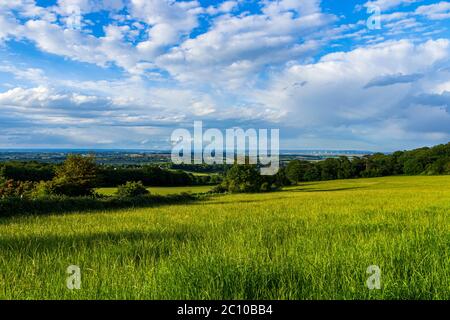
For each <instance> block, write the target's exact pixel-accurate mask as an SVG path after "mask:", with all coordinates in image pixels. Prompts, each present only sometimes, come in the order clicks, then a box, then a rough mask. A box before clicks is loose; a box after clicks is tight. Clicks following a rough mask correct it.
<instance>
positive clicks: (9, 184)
mask: <svg viewBox="0 0 450 320" xmlns="http://www.w3.org/2000/svg"><path fill="white" fill-rule="evenodd" d="M33 189H34V183H33V182H30V181H14V180H11V179H9V180H4V179H2V180H1V181H0V198H10V197H18V198H23V197H29V196H30V195H31V194H32V191H33Z"/></svg>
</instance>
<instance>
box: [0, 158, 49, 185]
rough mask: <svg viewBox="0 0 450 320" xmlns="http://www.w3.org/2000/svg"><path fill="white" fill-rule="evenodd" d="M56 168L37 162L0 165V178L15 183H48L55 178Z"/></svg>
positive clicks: (11, 162) (16, 162)
mask: <svg viewBox="0 0 450 320" xmlns="http://www.w3.org/2000/svg"><path fill="white" fill-rule="evenodd" d="M56 168H57V166H56V165H54V164H47V163H41V162H37V161H27V162H19V161H10V162H4V163H0V176H1V177H5V178H6V179H10V180H15V181H33V182H39V181H48V180H51V179H53V177H54V176H55V171H56Z"/></svg>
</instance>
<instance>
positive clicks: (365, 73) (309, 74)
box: [254, 40, 450, 146]
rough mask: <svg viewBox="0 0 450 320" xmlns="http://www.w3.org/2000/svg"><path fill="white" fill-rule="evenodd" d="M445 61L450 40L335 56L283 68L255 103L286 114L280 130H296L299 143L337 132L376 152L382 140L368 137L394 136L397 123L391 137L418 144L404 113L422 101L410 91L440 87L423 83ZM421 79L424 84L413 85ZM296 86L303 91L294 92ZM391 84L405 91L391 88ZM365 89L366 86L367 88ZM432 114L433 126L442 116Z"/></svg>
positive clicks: (442, 131)
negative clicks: (377, 132) (381, 132)
mask: <svg viewBox="0 0 450 320" xmlns="http://www.w3.org/2000/svg"><path fill="white" fill-rule="evenodd" d="M449 56H450V43H449V41H448V40H437V41H428V42H426V43H423V44H417V45H416V44H414V43H412V42H410V41H398V42H389V43H382V44H378V45H374V46H371V47H365V48H359V49H356V50H353V51H350V52H341V53H333V54H329V55H326V56H324V57H322V59H321V60H320V61H319V62H318V63H315V64H306V65H293V66H291V67H289V68H287V69H286V70H285V71H284V72H282V73H280V74H279V75H277V76H276V77H274V78H273V81H272V84H271V85H270V87H269V88H265V89H264V90H260V91H256V92H255V93H254V99H255V100H256V101H258V102H259V103H262V104H266V105H268V106H271V107H272V108H275V107H278V109H279V110H280V112H283V113H285V117H284V118H283V123H284V125H285V126H292V127H295V128H297V131H296V132H297V134H298V135H299V136H300V137H303V138H305V137H304V136H303V135H302V133H305V132H309V133H311V132H315V131H316V130H319V131H320V135H321V136H322V137H323V136H324V135H326V134H327V133H330V132H331V133H336V132H337V128H339V136H340V137H344V136H345V134H344V132H346V133H347V135H348V136H353V137H354V138H355V139H357V138H356V137H358V136H361V137H363V136H364V137H365V139H367V140H366V143H372V144H373V145H374V146H376V145H377V144H378V143H381V142H380V141H383V140H384V139H385V137H384V136H376V135H372V133H370V132H369V131H372V130H375V129H374V128H377V130H382V129H381V128H382V127H383V126H384V125H385V126H386V130H388V129H389V128H390V129H389V130H393V129H392V128H393V125H392V123H393V122H395V121H397V120H398V122H397V123H398V124H397V125H396V126H395V131H396V132H397V131H401V132H402V135H401V138H400V139H416V137H415V133H414V131H413V130H412V128H413V126H410V125H409V119H410V117H409V116H407V115H408V113H409V111H407V110H410V109H409V108H412V106H413V105H415V104H416V103H415V102H417V100H416V99H419V98H420V96H419V97H414V96H412V95H411V92H412V91H411V89H412V88H411V86H414V90H415V91H413V92H416V93H418V92H421V91H422V92H426V91H429V90H432V88H435V87H436V86H437V85H438V83H439V82H433V81H432V79H428V78H425V76H424V74H427V75H430V74H433V73H435V72H436V70H435V66H436V64H437V63H439V62H440V61H446V60H447V59H448V58H449ZM381 62H382V63H381ZM386 74H391V75H390V76H386ZM428 77H430V78H432V77H431V76H428ZM422 78H423V79H422ZM419 79H421V82H423V83H417V84H416V83H415V81H416V80H419ZM296 83H306V85H305V86H296V85H294V84H296ZM395 83H403V84H405V86H401V87H398V86H393V85H392V84H395ZM364 84H368V86H366V88H365V87H364ZM367 87H370V88H371V89H370V90H368V89H367ZM430 101H431V100H430ZM430 101H429V102H430ZM423 102H424V103H425V102H426V101H423ZM434 105H435V104H429V105H428V107H429V108H431V107H433V106H434ZM411 110H412V109H411ZM444 113H446V112H445V111H444ZM434 114H435V115H437V114H439V117H440V118H439V119H438V117H437V116H436V120H439V123H442V119H443V118H442V112H437V113H434ZM445 119H448V114H446V117H445ZM389 120H390V121H389ZM415 121H420V119H415ZM428 124H430V126H428V131H429V132H430V133H431V132H435V129H436V128H435V127H433V126H431V122H428ZM316 128H320V129H316ZM363 128H365V129H363ZM364 130H365V131H366V133H364ZM439 130H440V134H441V136H440V137H441V138H442V135H444V136H445V135H446V136H448V135H450V127H448V126H447V127H441V128H440V129H439ZM299 132H300V133H299ZM396 134H397V133H396ZM413 137H414V138H413ZM306 139H308V138H306Z"/></svg>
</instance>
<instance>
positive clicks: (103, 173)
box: [0, 155, 221, 187]
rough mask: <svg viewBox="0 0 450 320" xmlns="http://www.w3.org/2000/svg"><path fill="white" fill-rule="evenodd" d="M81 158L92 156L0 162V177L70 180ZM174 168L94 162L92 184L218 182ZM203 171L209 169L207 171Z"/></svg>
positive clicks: (171, 184) (28, 179)
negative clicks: (63, 160) (48, 161)
mask: <svg viewBox="0 0 450 320" xmlns="http://www.w3.org/2000/svg"><path fill="white" fill-rule="evenodd" d="M83 158H91V157H82V156H81V155H69V156H68V158H67V160H69V161H70V162H71V163H72V164H71V165H69V166H67V165H65V164H45V163H39V162H35V161H29V162H13V161H11V162H4V163H0V177H4V178H5V179H8V180H14V181H32V182H40V181H50V180H53V179H54V178H55V177H56V176H57V175H59V176H61V174H62V173H61V172H62V171H61V170H63V171H66V173H67V174H65V176H66V177H67V178H68V179H69V180H73V179H72V178H73V177H74V176H75V175H76V174H77V173H76V170H74V171H73V173H70V171H71V169H72V168H73V165H75V164H76V162H77V161H78V159H83ZM70 159H75V160H70ZM91 162H93V161H91ZM82 163H83V162H82ZM91 164H92V163H91ZM174 169H175V168H174ZM174 169H169V168H160V167H159V166H157V165H144V166H126V165H124V166H111V165H98V164H97V166H96V180H95V183H96V186H97V187H116V186H118V185H121V184H124V183H126V182H127V181H142V183H143V184H144V185H146V186H155V187H156V186H157V187H164V186H191V185H215V184H218V183H220V182H221V176H220V175H217V174H213V175H194V174H192V173H187V172H184V171H182V170H178V169H177V170H174ZM215 169H217V168H215ZM198 172H202V170H199V171H198ZM205 172H208V170H207V171H205ZM210 172H216V171H210ZM47 187H51V186H47Z"/></svg>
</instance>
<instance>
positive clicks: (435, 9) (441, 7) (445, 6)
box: [415, 1, 450, 20]
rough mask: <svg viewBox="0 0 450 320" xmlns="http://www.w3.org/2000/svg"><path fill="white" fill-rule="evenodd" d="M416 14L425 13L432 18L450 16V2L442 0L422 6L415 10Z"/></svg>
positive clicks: (437, 18)
mask: <svg viewBox="0 0 450 320" xmlns="http://www.w3.org/2000/svg"><path fill="white" fill-rule="evenodd" d="M415 13H416V14H419V15H424V16H426V17H427V18H429V19H432V20H443V19H449V18H450V2H447V1H441V2H439V3H434V4H430V5H425V6H420V7H418V8H417V9H416V11H415Z"/></svg>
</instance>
